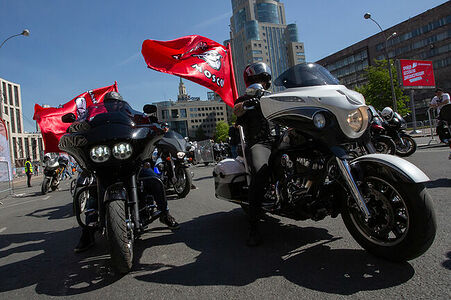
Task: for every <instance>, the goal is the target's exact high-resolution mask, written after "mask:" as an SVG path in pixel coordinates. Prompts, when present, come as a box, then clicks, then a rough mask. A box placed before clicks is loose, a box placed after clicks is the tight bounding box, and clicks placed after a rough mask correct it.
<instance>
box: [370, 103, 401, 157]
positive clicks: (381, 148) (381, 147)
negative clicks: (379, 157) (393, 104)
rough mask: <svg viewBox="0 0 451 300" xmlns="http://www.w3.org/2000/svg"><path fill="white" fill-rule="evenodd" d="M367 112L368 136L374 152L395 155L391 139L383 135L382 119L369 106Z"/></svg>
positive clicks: (394, 146) (393, 143) (394, 147)
mask: <svg viewBox="0 0 451 300" xmlns="http://www.w3.org/2000/svg"><path fill="white" fill-rule="evenodd" d="M368 110H369V118H370V122H369V124H370V125H369V126H368V128H369V134H370V138H371V142H372V143H373V145H374V148H375V150H376V152H377V153H384V154H392V155H394V154H395V153H396V145H395V142H393V140H392V139H391V137H389V136H387V135H384V132H385V128H384V126H383V125H384V119H383V118H382V117H381V116H380V115H379V113H378V112H377V110H376V109H375V108H374V107H373V106H371V105H369V106H368Z"/></svg>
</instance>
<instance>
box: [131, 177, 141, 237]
mask: <svg viewBox="0 0 451 300" xmlns="http://www.w3.org/2000/svg"><path fill="white" fill-rule="evenodd" d="M129 187H130V197H129V198H128V207H130V208H131V211H132V214H133V217H134V223H135V228H136V229H139V230H141V229H142V228H141V227H142V226H141V220H140V219H139V204H138V185H137V183H136V174H134V175H133V176H131V177H130V181H129Z"/></svg>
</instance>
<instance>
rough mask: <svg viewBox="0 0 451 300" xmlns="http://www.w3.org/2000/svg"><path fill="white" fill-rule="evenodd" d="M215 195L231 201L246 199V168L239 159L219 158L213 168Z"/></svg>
mask: <svg viewBox="0 0 451 300" xmlns="http://www.w3.org/2000/svg"><path fill="white" fill-rule="evenodd" d="M213 177H214V180H215V196H216V198H219V199H225V200H231V201H237V202H241V201H243V200H244V201H246V200H247V184H246V169H245V167H244V163H243V162H242V161H241V160H240V159H231V158H227V159H224V160H221V161H220V162H219V163H218V164H217V165H216V166H215V168H214V170H213Z"/></svg>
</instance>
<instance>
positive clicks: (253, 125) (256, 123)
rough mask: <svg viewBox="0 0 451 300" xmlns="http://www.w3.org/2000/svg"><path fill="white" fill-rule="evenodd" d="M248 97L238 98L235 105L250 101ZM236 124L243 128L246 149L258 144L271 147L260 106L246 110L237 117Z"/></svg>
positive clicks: (267, 128)
mask: <svg viewBox="0 0 451 300" xmlns="http://www.w3.org/2000/svg"><path fill="white" fill-rule="evenodd" d="M252 98H253V97H251V96H249V95H243V96H241V97H239V98H238V99H237V100H236V101H235V104H237V103H240V102H244V101H246V100H249V99H252ZM236 121H237V124H238V125H241V126H243V130H244V136H245V138H246V144H247V145H248V147H252V146H253V145H255V144H257V143H259V144H268V145H271V144H272V142H271V138H270V129H269V123H268V121H267V120H266V119H265V117H264V116H263V113H262V110H261V108H260V106H259V105H258V106H256V107H255V108H254V109H251V110H247V111H246V112H245V113H244V114H243V115H242V116H240V117H237V120H236Z"/></svg>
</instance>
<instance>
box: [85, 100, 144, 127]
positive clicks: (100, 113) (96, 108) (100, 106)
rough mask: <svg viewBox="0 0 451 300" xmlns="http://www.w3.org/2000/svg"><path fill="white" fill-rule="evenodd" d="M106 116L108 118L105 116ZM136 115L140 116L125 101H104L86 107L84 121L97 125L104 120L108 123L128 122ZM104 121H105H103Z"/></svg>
mask: <svg viewBox="0 0 451 300" xmlns="http://www.w3.org/2000/svg"><path fill="white" fill-rule="evenodd" d="M106 114H108V116H106ZM136 115H142V114H141V113H140V112H137V111H135V110H134V109H133V108H132V107H131V106H130V105H129V104H128V103H127V102H125V101H106V102H101V103H97V104H94V105H91V106H89V107H88V110H87V114H86V117H85V118H86V121H88V122H93V123H98V122H99V121H100V119H102V120H103V119H104V118H106V119H107V120H108V122H109V123H111V122H112V123H114V122H115V121H120V119H123V120H129V121H130V122H131V121H132V120H133V119H134V118H135V116H136ZM105 121H106V120H105Z"/></svg>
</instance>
